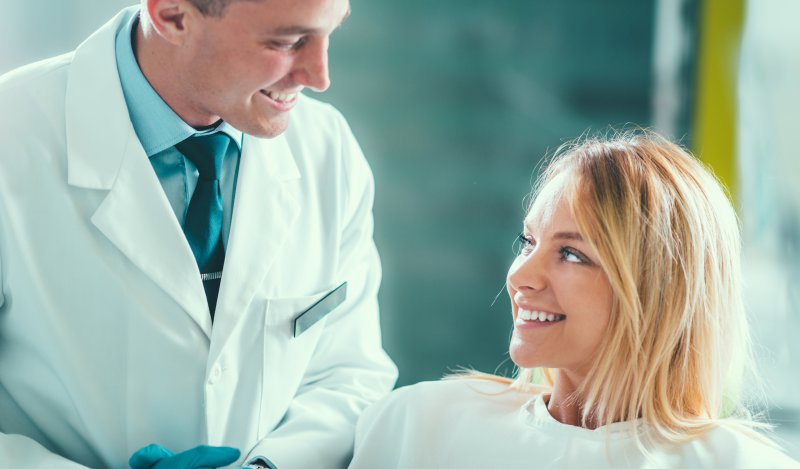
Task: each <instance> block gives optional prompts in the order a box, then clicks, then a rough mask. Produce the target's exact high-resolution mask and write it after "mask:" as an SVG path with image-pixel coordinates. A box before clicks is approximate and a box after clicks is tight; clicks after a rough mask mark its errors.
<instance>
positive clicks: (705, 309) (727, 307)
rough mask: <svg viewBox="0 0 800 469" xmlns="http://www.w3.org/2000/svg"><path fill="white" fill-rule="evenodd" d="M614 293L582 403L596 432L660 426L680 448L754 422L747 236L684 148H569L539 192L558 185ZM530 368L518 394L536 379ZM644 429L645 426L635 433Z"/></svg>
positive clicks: (641, 144) (645, 135)
mask: <svg viewBox="0 0 800 469" xmlns="http://www.w3.org/2000/svg"><path fill="white" fill-rule="evenodd" d="M561 176H566V177H565V178H564V179H565V180H566V182H565V183H564V186H563V188H562V190H561V191H560V194H561V195H562V196H563V197H565V198H566V200H567V201H568V203H569V206H570V210H571V212H572V215H573V218H574V219H575V221H576V223H577V225H578V228H579V230H580V232H581V234H582V235H583V237H584V239H586V240H587V241H588V242H589V244H590V245H591V247H592V248H593V249H594V250H595V252H596V253H597V256H598V258H599V261H600V264H601V266H602V268H603V270H604V271H605V273H606V274H607V276H608V279H609V282H610V284H611V288H612V291H613V297H614V300H613V305H612V312H611V319H610V321H609V324H608V330H607V332H606V334H605V337H604V340H603V342H602V343H601V345H600V347H599V350H598V353H597V355H596V357H595V359H594V362H593V366H592V367H591V370H590V372H589V373H588V375H587V377H586V379H585V380H584V382H583V384H582V385H581V386H580V387H579V388H578V390H577V392H576V395H579V396H580V399H581V400H582V401H583V403H584V404H583V410H582V412H583V414H582V419H583V423H584V425H585V424H586V423H587V421H589V420H590V419H591V420H592V421H594V422H597V423H598V424H600V425H607V424H609V423H612V422H614V421H631V422H633V421H635V420H637V419H639V418H641V419H642V420H644V422H646V423H647V424H649V427H650V429H651V430H652V431H651V432H650V433H654V437H655V438H656V439H657V440H660V441H666V442H674V443H680V442H685V441H688V440H690V439H692V438H695V437H697V436H700V435H702V434H704V433H706V432H707V431H709V430H711V429H713V428H714V427H716V426H717V425H719V424H721V423H730V422H737V423H743V424H744V426H745V427H752V426H753V425H756V426H757V425H758V424H753V423H752V421H751V419H750V418H749V416H748V414H747V413H746V412H745V410H744V409H745V407H744V406H743V405H742V402H743V396H742V394H741V390H742V384H743V380H744V377H745V373H746V370H748V369H750V370H753V367H752V356H751V352H750V339H749V332H748V324H747V321H746V317H745V310H744V305H743V300H742V295H741V267H740V265H739V262H740V259H739V258H740V237H739V226H738V220H737V217H736V214H735V212H734V209H733V207H732V206H731V204H730V202H729V201H728V199H727V197H726V194H725V193H724V191H723V189H722V187H721V186H720V184H719V183H718V182H717V180H716V179H715V178H714V177H713V176H712V175H711V173H709V171H708V170H706V169H705V168H704V167H703V165H702V164H701V163H699V162H698V161H697V160H696V159H695V158H694V157H692V156H691V155H690V154H689V153H688V152H687V151H686V150H684V149H683V148H681V147H680V146H678V145H676V144H674V143H671V142H669V141H668V140H666V139H665V138H663V137H661V136H659V135H657V134H656V133H654V132H650V131H644V130H637V131H629V132H625V133H620V134H617V135H615V136H613V137H611V138H603V139H600V138H590V139H586V138H584V139H581V140H579V141H576V142H572V143H570V144H567V145H565V146H562V148H561V149H559V151H557V152H556V156H555V157H554V159H553V160H552V161H551V162H550V164H549V165H548V166H547V168H546V169H545V171H544V172H543V173H542V174H541V176H540V178H539V179H538V181H537V183H536V185H535V187H534V192H533V195H534V198H533V200H535V196H536V195H537V194H539V193H540V192H541V190H542V188H543V187H544V186H545V185H546V184H548V183H549V182H550V181H552V180H553V179H554V178H556V177H561ZM541 371H543V372H544V376H545V378H546V379H547V380H548V381H549V382H550V384H552V380H551V379H550V377H549V374H548V373H547V370H525V369H523V370H520V373H519V376H518V378H517V384H519V385H522V387H523V388H524V387H525V385H526V384H527V383H530V382H533V381H536V380H535V379H534V378H533V376H534V374H535V373H538V372H541ZM632 425H633V424H632Z"/></svg>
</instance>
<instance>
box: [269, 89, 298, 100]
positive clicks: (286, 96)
mask: <svg viewBox="0 0 800 469" xmlns="http://www.w3.org/2000/svg"><path fill="white" fill-rule="evenodd" d="M266 93H267V96H269V97H270V98H272V99H274V100H275V101H291V100H293V99H294V98H295V97H296V96H297V93H278V92H277V91H267V92H266Z"/></svg>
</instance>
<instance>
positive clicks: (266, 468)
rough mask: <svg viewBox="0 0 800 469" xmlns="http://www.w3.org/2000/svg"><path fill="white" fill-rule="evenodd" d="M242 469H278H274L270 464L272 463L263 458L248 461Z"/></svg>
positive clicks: (275, 468) (273, 465)
mask: <svg viewBox="0 0 800 469" xmlns="http://www.w3.org/2000/svg"><path fill="white" fill-rule="evenodd" d="M244 467H245V468H247V469H278V468H277V467H275V464H272V461H270V460H269V459H267V458H264V457H259V458H258V459H256V460H253V461H250V462H249V463H247V465H245V466H244Z"/></svg>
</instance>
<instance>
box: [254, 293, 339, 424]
mask: <svg viewBox="0 0 800 469" xmlns="http://www.w3.org/2000/svg"><path fill="white" fill-rule="evenodd" d="M329 291H330V289H328V290H323V291H320V292H319V293H315V294H312V295H306V296H301V297H293V298H273V299H270V300H268V301H267V305H266V312H265V320H264V372H263V375H262V376H263V379H264V385H263V390H264V391H263V392H262V402H261V419H260V421H261V428H260V431H259V438H263V437H264V436H265V435H266V434H267V433H269V432H270V431H271V430H272V429H274V428H275V426H276V425H277V424H278V423H279V422H280V420H281V419H282V418H283V415H284V413H285V411H286V408H287V407H288V405H289V404H290V402H291V400H292V398H293V397H294V396H295V394H296V393H297V390H298V389H299V387H300V385H301V380H302V378H303V375H304V374H305V371H306V368H307V367H308V364H309V361H310V360H311V356H312V355H313V353H314V349H315V347H316V345H317V343H318V342H319V338H320V336H321V335H322V334H323V331H324V329H325V323H326V320H327V318H326V317H322V318H321V319H319V320H318V321H317V322H316V323H314V325H312V326H311V327H309V328H308V329H307V330H305V331H303V332H302V333H301V334H298V335H297V336H296V337H295V319H296V318H297V317H298V316H300V314H302V313H303V312H304V311H306V310H308V309H309V307H311V306H312V305H314V304H315V303H316V302H318V301H319V300H320V299H322V298H323V297H325V295H327V294H328V293H329Z"/></svg>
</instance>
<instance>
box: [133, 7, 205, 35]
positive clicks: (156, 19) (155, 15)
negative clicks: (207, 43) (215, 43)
mask: <svg viewBox="0 0 800 469" xmlns="http://www.w3.org/2000/svg"><path fill="white" fill-rule="evenodd" d="M143 3H144V9H145V11H143V12H142V13H144V14H146V15H147V20H148V22H149V23H150V27H151V28H152V29H153V30H154V31H155V32H156V33H157V34H158V35H159V36H161V37H162V38H164V40H165V41H167V42H169V43H171V44H174V45H176V46H179V45H182V44H183V43H184V42H185V41H186V38H187V31H188V26H189V24H190V23H193V22H195V21H196V20H197V19H198V17H199V16H201V15H202V13H200V10H198V9H197V8H196V7H195V6H194V5H192V3H191V2H190V1H189V0H144V2H143Z"/></svg>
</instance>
